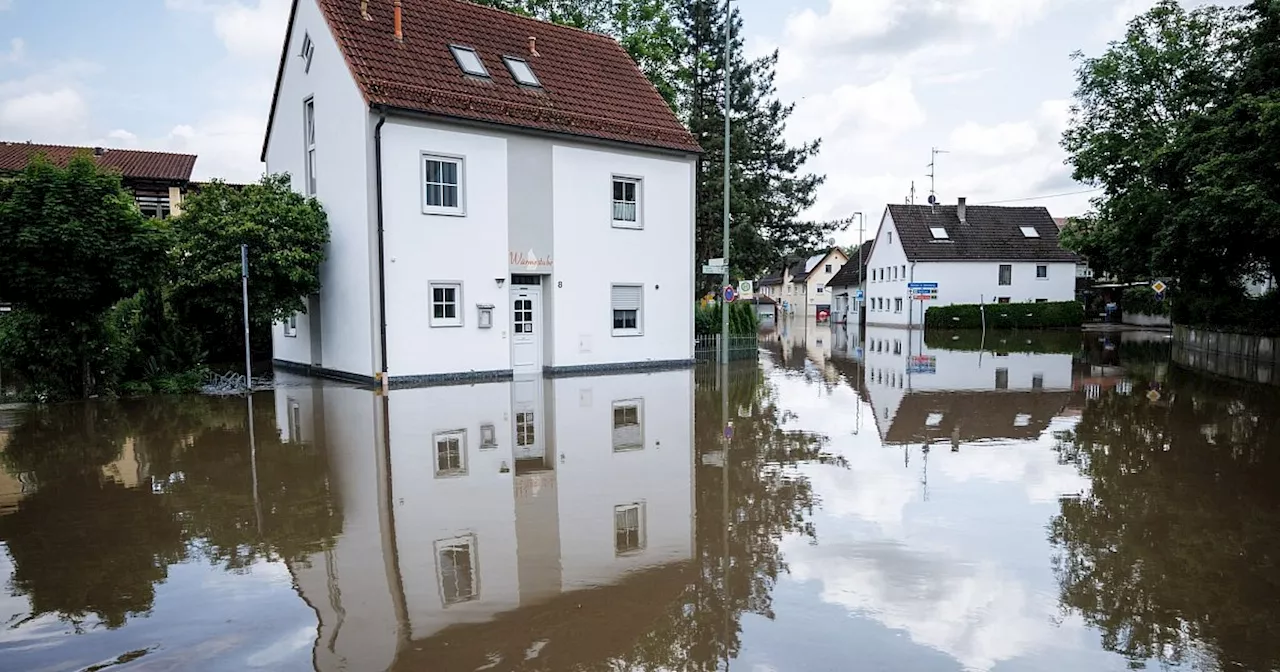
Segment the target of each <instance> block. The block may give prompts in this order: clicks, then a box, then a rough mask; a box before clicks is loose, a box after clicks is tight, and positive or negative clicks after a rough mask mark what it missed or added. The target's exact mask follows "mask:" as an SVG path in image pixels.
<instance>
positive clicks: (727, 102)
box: [720, 0, 733, 365]
mask: <svg viewBox="0 0 1280 672" xmlns="http://www.w3.org/2000/svg"><path fill="white" fill-rule="evenodd" d="M731 1H732V0H724V229H723V235H724V249H723V250H722V253H723V254H724V284H722V285H721V286H720V294H721V296H720V363H721V364H726V365H727V364H728V363H729V302H728V301H727V300H726V297H725V296H724V288H725V287H728V286H729V133H730V131H731V127H730V125H729V114H730V112H732V110H733V105H732V104H731V102H732V100H733V65H732V63H733V54H732V53H731V49H732V45H731V44H730V42H729V37H730V33H731V32H732V30H733V8H732V7H731V6H730V4H729V3H730V2H731Z"/></svg>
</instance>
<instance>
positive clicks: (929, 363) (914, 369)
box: [907, 355, 938, 374]
mask: <svg viewBox="0 0 1280 672" xmlns="http://www.w3.org/2000/svg"><path fill="white" fill-rule="evenodd" d="M937 372H938V358H937V357H933V356H932V355H916V356H914V357H911V358H909V359H908V360H907V373H912V374H934V373H937Z"/></svg>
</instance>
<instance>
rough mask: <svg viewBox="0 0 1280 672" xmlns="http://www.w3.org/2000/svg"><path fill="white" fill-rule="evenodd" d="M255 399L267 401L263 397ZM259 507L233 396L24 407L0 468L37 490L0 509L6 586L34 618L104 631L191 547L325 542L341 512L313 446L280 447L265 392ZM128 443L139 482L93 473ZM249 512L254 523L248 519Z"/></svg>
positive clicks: (305, 548) (297, 548) (241, 558)
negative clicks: (6, 511)
mask: <svg viewBox="0 0 1280 672" xmlns="http://www.w3.org/2000/svg"><path fill="white" fill-rule="evenodd" d="M264 402H265V403H264ZM254 417H255V423H254V424H255V428H256V432H255V437H256V439H257V448H258V450H257V476H258V490H257V493H258V508H255V506H254V489H253V478H252V471H253V470H252V464H251V459H250V451H249V438H248V432H247V428H246V427H247V425H246V423H245V402H244V400H243V399H209V398H201V397H189V398H187V397H184V398H169V399H152V400H147V401H140V402H118V403H85V404H69V405H65V406H56V407H49V408H38V409H33V410H32V411H31V412H29V414H28V415H27V416H26V417H25V418H24V420H23V421H22V422H21V423H20V424H19V425H18V426H17V427H16V428H15V429H14V430H13V432H12V434H11V436H10V439H9V441H8V443H7V445H6V446H5V450H4V452H3V453H2V454H0V455H2V456H3V460H4V467H5V468H6V470H7V471H9V472H10V473H12V474H14V475H20V476H21V478H22V479H23V480H24V482H30V483H34V485H35V487H36V489H35V491H34V492H32V493H31V494H29V495H27V496H26V497H25V498H24V499H23V500H22V501H21V502H20V504H19V507H18V510H17V511H16V512H15V513H13V514H11V515H8V516H5V517H0V541H3V542H4V543H5V544H6V545H7V546H8V549H9V554H10V555H11V556H12V558H13V561H14V566H15V568H14V574H13V578H12V581H11V582H10V583H11V586H10V587H11V588H12V589H13V590H14V591H15V592H17V593H21V594H26V595H28V596H29V597H30V599H31V603H32V608H33V612H34V613H33V614H32V617H34V616H38V615H41V614H44V613H56V614H58V615H59V616H60V617H62V618H64V619H67V620H69V621H72V622H73V623H77V624H79V623H80V622H81V621H83V619H84V617H85V616H86V615H88V614H96V615H97V616H98V617H99V618H101V619H102V621H103V622H105V623H106V624H107V625H108V626H109V627H118V626H120V625H123V624H124V622H125V619H126V617H127V616H128V615H130V614H137V613H141V612H145V611H147V610H149V609H150V608H151V604H152V601H153V600H154V593H155V589H154V586H155V584H156V583H158V582H160V581H163V580H164V579H165V577H166V576H167V567H168V565H169V564H171V563H174V562H178V561H181V560H183V559H184V558H186V557H188V555H189V554H190V551H191V549H195V550H196V551H198V552H199V553H201V554H203V555H205V556H207V557H209V558H210V559H211V560H213V561H215V562H219V563H224V564H225V565H226V566H227V567H229V568H245V567H248V566H249V565H250V564H251V563H253V562H254V561H256V560H258V559H273V560H274V559H285V560H297V559H300V558H301V557H302V556H305V555H307V554H310V553H312V552H314V551H316V550H321V549H323V548H326V547H328V546H329V545H330V544H332V541H333V538H334V536H335V535H337V534H338V533H340V532H341V528H342V512H341V507H340V504H339V501H338V499H337V497H336V493H335V492H333V490H332V488H331V485H330V479H329V463H328V460H327V457H326V455H325V453H324V450H323V449H322V448H321V447H319V446H315V445H298V444H288V445H286V444H283V443H282V442H281V441H280V439H279V436H278V433H277V431H276V423H275V418H274V409H273V408H272V405H271V404H270V403H269V397H268V398H266V399H259V402H258V404H255V414H254ZM126 437H128V438H127V440H128V441H129V442H130V444H129V445H130V446H131V447H132V449H133V453H134V457H135V458H136V460H137V461H138V463H139V465H140V468H139V474H138V476H139V481H138V483H137V487H136V488H129V487H125V486H124V485H122V484H120V483H117V482H115V481H114V480H112V479H110V478H107V477H106V476H104V467H106V466H107V465H109V464H111V463H112V462H113V461H115V460H117V459H119V458H120V457H121V453H122V448H123V446H124V445H125V442H126ZM259 511H260V512H261V524H259V515H258V513H259Z"/></svg>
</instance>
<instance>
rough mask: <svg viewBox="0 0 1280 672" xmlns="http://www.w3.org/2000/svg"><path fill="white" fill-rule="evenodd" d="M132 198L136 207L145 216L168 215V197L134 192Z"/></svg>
mask: <svg viewBox="0 0 1280 672" xmlns="http://www.w3.org/2000/svg"><path fill="white" fill-rule="evenodd" d="M133 200H134V202H135V203H137V204H138V209H139V210H142V214H143V215H145V216H147V217H154V218H156V219H167V218H168V217H169V197H168V196H156V195H151V194H134V196H133Z"/></svg>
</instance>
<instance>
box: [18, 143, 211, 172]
mask: <svg viewBox="0 0 1280 672" xmlns="http://www.w3.org/2000/svg"><path fill="white" fill-rule="evenodd" d="M35 154H43V155H45V156H46V157H48V159H49V160H50V161H52V162H53V163H54V165H57V166H66V165H67V163H69V162H70V161H71V157H73V156H75V155H76V154H88V155H89V156H90V157H91V158H92V159H93V160H94V161H95V162H96V163H97V164H98V165H99V166H102V167H103V168H108V169H113V170H116V171H118V172H119V173H120V174H121V175H122V176H123V177H125V178H128V179H133V180H155V181H158V182H188V181H190V180H191V171H192V170H193V169H194V168H195V165H196V157H195V155H193V154H170V153H168V152H144V151H139V150H136V149H104V148H102V147H97V148H94V147H66V146H63V145H36V144H32V143H29V142H0V173H8V172H17V171H20V170H22V169H23V168H26V167H27V164H28V163H30V161H31V157H32V156H33V155H35Z"/></svg>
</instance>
